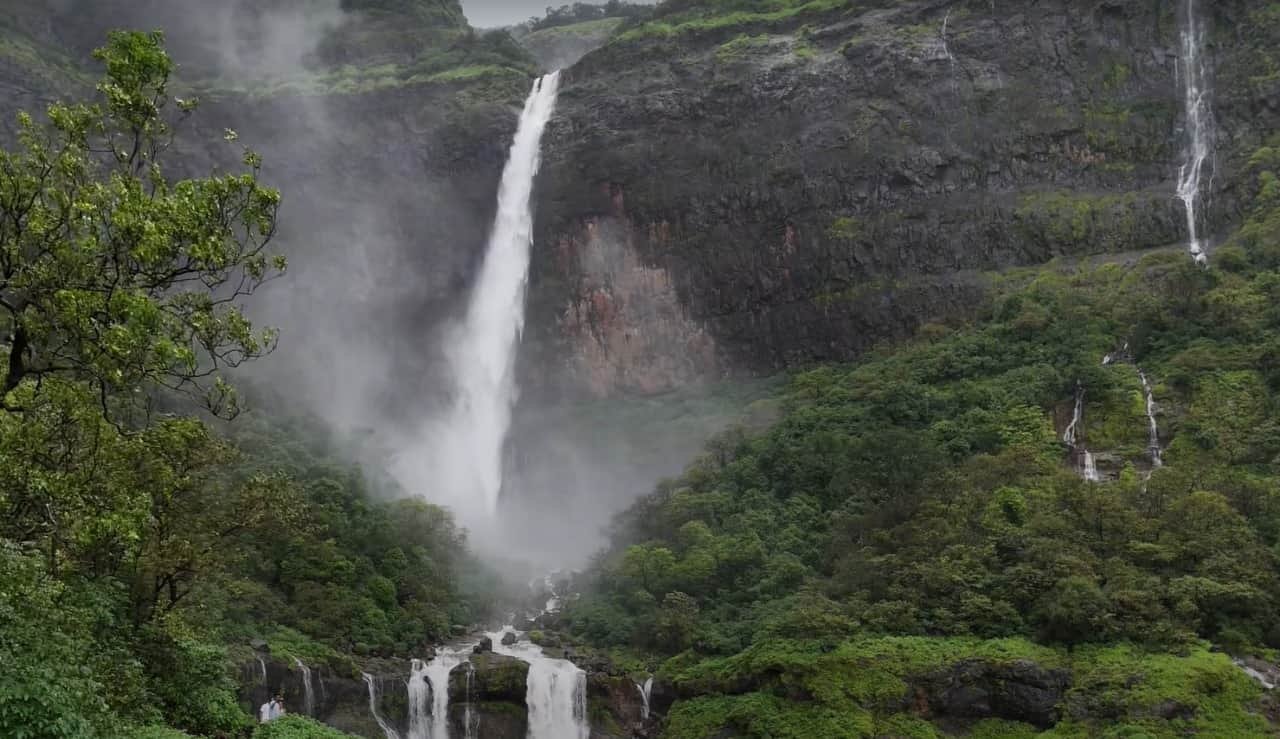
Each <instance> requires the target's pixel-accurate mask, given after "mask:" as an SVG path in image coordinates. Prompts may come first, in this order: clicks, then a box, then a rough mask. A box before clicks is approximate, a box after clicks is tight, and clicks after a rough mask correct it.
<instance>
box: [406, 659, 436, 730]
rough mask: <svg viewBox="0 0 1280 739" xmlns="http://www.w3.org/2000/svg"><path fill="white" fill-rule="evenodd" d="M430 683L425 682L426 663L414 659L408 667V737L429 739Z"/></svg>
mask: <svg viewBox="0 0 1280 739" xmlns="http://www.w3.org/2000/svg"><path fill="white" fill-rule="evenodd" d="M430 700H431V684H430V683H429V682H427V663H426V662H423V661H422V660H420V659H415V660H413V661H412V662H411V663H410V667H409V739H429V737H430V733H429V732H430V729H429V726H430V721H431V710H430V707H429V706H428V702H429V701H430Z"/></svg>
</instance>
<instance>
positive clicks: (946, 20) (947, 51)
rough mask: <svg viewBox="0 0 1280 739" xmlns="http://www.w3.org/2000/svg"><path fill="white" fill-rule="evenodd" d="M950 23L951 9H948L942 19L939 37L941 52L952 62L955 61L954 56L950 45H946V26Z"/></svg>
mask: <svg viewBox="0 0 1280 739" xmlns="http://www.w3.org/2000/svg"><path fill="white" fill-rule="evenodd" d="M950 24H951V11H950V10H948V11H947V14H946V16H944V17H943V19H942V33H941V34H939V37H940V38H941V39H942V53H944V54H946V55H947V61H949V62H951V63H952V64H955V63H956V58H955V56H953V55H952V54H951V47H949V46H947V26H948V25H950Z"/></svg>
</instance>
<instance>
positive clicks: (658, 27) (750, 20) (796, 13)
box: [616, 0, 850, 42]
mask: <svg viewBox="0 0 1280 739" xmlns="http://www.w3.org/2000/svg"><path fill="white" fill-rule="evenodd" d="M740 5H742V3H719V4H713V5H711V6H710V7H705V6H704V7H700V8H699V9H697V10H693V11H689V12H682V13H676V14H673V15H671V16H668V17H666V18H664V19H659V20H653V21H650V22H648V23H643V24H641V25H638V26H636V27H634V28H631V29H629V30H627V31H624V32H622V33H621V34H619V35H618V36H617V37H616V39H617V41H620V42H623V41H635V40H640V39H648V38H672V37H677V36H682V35H686V34H699V33H707V32H710V31H717V30H723V29H727V28H735V27H739V26H748V25H764V26H767V25H770V24H775V23H780V22H784V21H791V20H794V19H798V18H805V17H808V16H813V15H819V14H822V13H827V12H830V11H833V10H838V9H840V8H844V7H848V6H849V5H850V3H849V2H848V0H809V1H808V2H797V1H796V0H764V2H751V3H747V4H746V5H748V6H750V7H749V8H747V9H736V8H734V7H733V6H740ZM725 6H728V7H725ZM717 11H720V12H717Z"/></svg>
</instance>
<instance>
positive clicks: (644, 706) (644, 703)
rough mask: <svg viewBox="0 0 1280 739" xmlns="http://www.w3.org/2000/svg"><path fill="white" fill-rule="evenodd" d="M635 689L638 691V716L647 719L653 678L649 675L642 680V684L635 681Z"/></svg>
mask: <svg viewBox="0 0 1280 739" xmlns="http://www.w3.org/2000/svg"><path fill="white" fill-rule="evenodd" d="M636 689H637V690H639V691H640V701H641V703H640V718H641V719H642V720H644V721H648V720H649V696H650V695H652V694H653V678H652V677H650V678H648V679H646V680H645V681H644V684H643V685H641V684H640V683H636Z"/></svg>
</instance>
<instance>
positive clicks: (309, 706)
mask: <svg viewBox="0 0 1280 739" xmlns="http://www.w3.org/2000/svg"><path fill="white" fill-rule="evenodd" d="M293 664H294V665H296V666H297V668H298V670H300V671H301V672H302V699H303V703H302V709H303V711H304V712H305V714H306V715H307V716H314V715H316V693H315V690H313V689H312V687H311V668H310V667H307V666H306V665H304V664H302V660H300V659H298V658H297V657H294V658H293Z"/></svg>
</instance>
